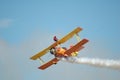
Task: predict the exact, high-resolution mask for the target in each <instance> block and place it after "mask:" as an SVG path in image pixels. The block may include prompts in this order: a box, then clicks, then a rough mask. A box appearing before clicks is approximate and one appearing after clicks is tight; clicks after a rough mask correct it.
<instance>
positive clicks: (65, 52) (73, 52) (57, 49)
mask: <svg viewBox="0 0 120 80" xmlns="http://www.w3.org/2000/svg"><path fill="white" fill-rule="evenodd" d="M81 30H82V28H80V27H77V28H76V29H74V30H73V31H72V32H70V33H69V34H67V35H66V36H64V37H63V38H62V39H60V40H58V39H57V38H56V36H55V37H54V41H55V43H53V44H52V45H50V46H49V47H47V48H46V49H44V50H42V51H41V52H39V53H37V54H36V55H34V56H32V57H31V59H32V60H36V59H39V60H40V61H41V62H43V63H44V61H43V60H42V59H41V57H42V56H43V55H45V54H47V53H48V52H50V53H51V54H53V55H54V56H55V58H53V59H52V60H50V61H48V62H47V63H44V64H43V65H41V66H40V67H38V68H39V69H41V70H44V69H46V68H48V67H49V66H51V65H53V64H56V63H57V62H58V61H59V60H60V58H61V57H65V58H67V57H71V56H77V54H78V51H80V50H81V49H82V48H84V47H83V45H84V44H85V43H87V42H88V40H87V39H82V40H80V37H79V35H78V33H79V32H80V31H81ZM73 36H76V38H77V40H78V43H77V44H75V45H73V46H71V47H70V48H69V49H66V48H65V47H61V46H60V44H63V43H65V42H66V41H67V40H69V39H70V38H72V37H73Z"/></svg>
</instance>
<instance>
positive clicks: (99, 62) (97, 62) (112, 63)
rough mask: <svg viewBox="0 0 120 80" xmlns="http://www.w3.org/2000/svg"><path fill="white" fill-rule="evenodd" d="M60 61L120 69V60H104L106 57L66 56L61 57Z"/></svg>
mask: <svg viewBox="0 0 120 80" xmlns="http://www.w3.org/2000/svg"><path fill="white" fill-rule="evenodd" d="M61 60H62V61H67V62H70V63H77V64H88V65H92V66H97V67H106V68H112V69H119V70H120V60H118V61H117V60H106V59H98V58H84V57H81V58H79V57H68V58H61Z"/></svg>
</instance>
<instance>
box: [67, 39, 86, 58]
mask: <svg viewBox="0 0 120 80" xmlns="http://www.w3.org/2000/svg"><path fill="white" fill-rule="evenodd" d="M87 42H88V40H87V39H82V40H81V41H80V42H78V43H77V44H76V45H74V46H73V47H72V48H70V49H68V50H67V51H66V52H65V54H67V55H68V56H71V53H72V52H75V51H79V48H82V46H83V45H84V44H85V43H87Z"/></svg>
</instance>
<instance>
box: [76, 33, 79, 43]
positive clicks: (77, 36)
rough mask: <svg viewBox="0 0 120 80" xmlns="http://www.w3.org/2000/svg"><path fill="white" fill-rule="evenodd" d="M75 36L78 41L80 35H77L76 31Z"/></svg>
mask: <svg viewBox="0 0 120 80" xmlns="http://www.w3.org/2000/svg"><path fill="white" fill-rule="evenodd" d="M75 37H76V39H77V41H78V42H79V41H80V36H79V34H78V33H76V34H75Z"/></svg>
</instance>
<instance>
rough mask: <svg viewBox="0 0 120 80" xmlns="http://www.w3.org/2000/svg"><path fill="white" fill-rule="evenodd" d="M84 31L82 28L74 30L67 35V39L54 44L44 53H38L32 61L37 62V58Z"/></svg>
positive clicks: (64, 38)
mask: <svg viewBox="0 0 120 80" xmlns="http://www.w3.org/2000/svg"><path fill="white" fill-rule="evenodd" d="M81 30H82V29H81V28H80V27H77V28H76V29H74V30H73V31H72V32H70V33H69V34H67V35H66V36H65V37H63V38H62V39H60V40H58V41H57V42H55V43H53V44H52V45H51V46H49V47H48V48H46V49H44V50H43V51H41V52H39V53H37V54H36V55H34V56H32V57H31V59H33V60H36V59H37V58H39V57H41V56H43V55H45V54H46V53H47V52H48V51H49V50H50V49H51V48H52V47H55V46H57V45H58V44H62V43H64V42H66V41H67V40H69V39H70V38H72V37H73V36H74V34H77V33H78V32H80V31H81Z"/></svg>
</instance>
